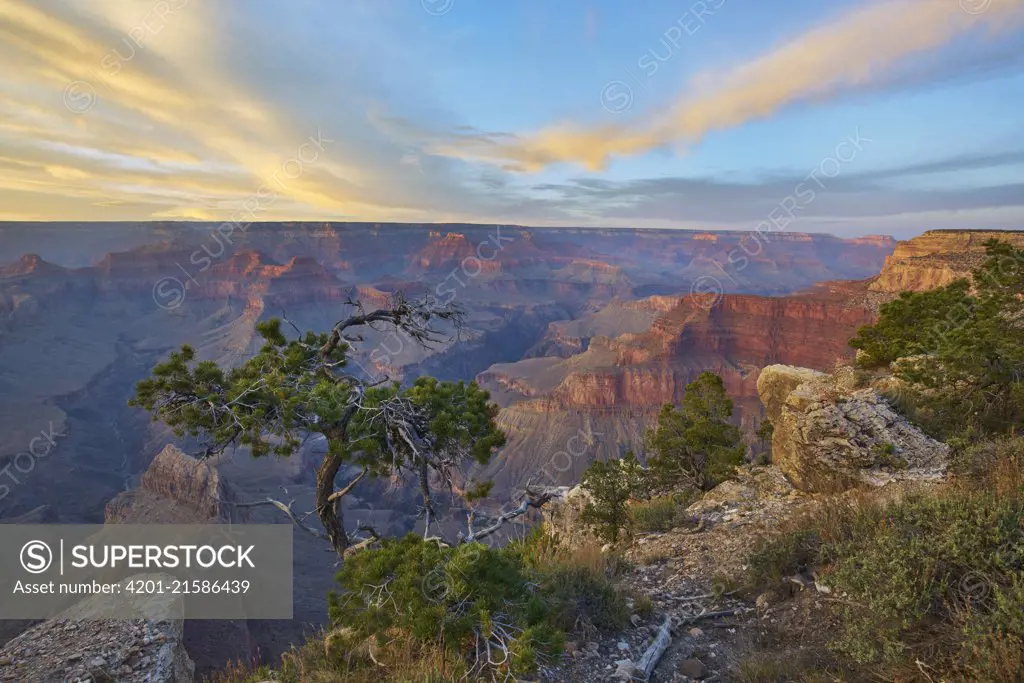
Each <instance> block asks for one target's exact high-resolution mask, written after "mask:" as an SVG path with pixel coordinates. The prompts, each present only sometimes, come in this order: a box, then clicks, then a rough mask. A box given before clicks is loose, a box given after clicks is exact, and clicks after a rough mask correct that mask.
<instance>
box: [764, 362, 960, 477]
mask: <svg viewBox="0 0 1024 683" xmlns="http://www.w3.org/2000/svg"><path fill="white" fill-rule="evenodd" d="M854 384H855V383H854V382H853V380H852V375H851V373H849V372H843V373H838V372H837V373H835V374H832V375H826V374H823V373H815V372H814V371H811V370H807V369H806V368H794V367H791V366H786V365H772V366H769V367H767V368H765V369H764V370H762V371H761V375H760V377H758V381H757V386H758V392H759V394H760V397H761V401H762V403H763V404H764V406H765V410H766V412H767V413H768V415H769V419H771V420H772V424H773V425H774V428H775V429H774V432H773V434H772V461H773V463H774V464H775V465H776V466H777V467H778V468H779V469H780V470H782V472H783V473H784V474H785V475H786V477H787V478H788V479H789V480H790V481H791V482H792V483H793V485H794V486H796V487H797V488H799V489H801V490H803V491H809V492H819V493H823V492H836V491H842V490H846V489H849V488H854V487H857V486H864V485H868V486H882V485H884V484H886V483H888V482H890V481H894V480H906V479H911V480H929V479H939V478H941V477H943V476H944V475H945V472H946V467H947V465H948V462H949V446H947V445H946V444H943V443H940V442H938V441H936V440H934V439H932V438H931V437H929V436H928V435H926V434H924V433H923V432H922V431H921V430H920V429H918V428H917V427H916V426H914V425H913V424H911V423H910V422H908V421H907V420H906V419H905V418H903V417H902V416H900V415H898V414H897V413H896V412H895V411H894V410H893V408H892V406H891V405H889V403H888V401H886V399H885V398H884V397H883V396H882V395H881V394H880V393H879V392H878V391H877V390H876V389H873V388H865V389H856V388H854ZM790 387H793V388H792V389H790V390H789V393H788V394H787V393H786V390H787V389H789V388H790Z"/></svg>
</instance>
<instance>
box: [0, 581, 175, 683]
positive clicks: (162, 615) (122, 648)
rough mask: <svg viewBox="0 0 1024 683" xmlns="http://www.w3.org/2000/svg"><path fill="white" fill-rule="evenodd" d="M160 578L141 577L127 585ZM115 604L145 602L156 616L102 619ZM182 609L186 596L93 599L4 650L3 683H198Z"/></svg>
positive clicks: (0, 659) (129, 595) (1, 661)
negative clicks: (92, 682) (112, 603)
mask: <svg viewBox="0 0 1024 683" xmlns="http://www.w3.org/2000/svg"><path fill="white" fill-rule="evenodd" d="M158 578H160V576H159V575H153V574H141V575H137V576H133V577H131V578H130V579H126V581H131V580H137V579H142V580H146V579H158ZM164 578H165V579H167V580H169V579H170V577H164ZM111 600H118V601H121V602H135V601H141V600H145V601H146V603H147V606H146V607H144V608H142V607H140V608H139V609H140V611H142V612H144V613H146V614H149V615H152V618H148V619H115V620H111V619H102V618H98V617H102V616H103V615H105V614H107V613H108V612H107V610H108V609H109V608H110V603H111ZM156 600H159V601H161V602H160V604H153V603H154V601H156ZM182 610H183V605H182V603H181V596H176V595H170V594H164V595H161V596H142V595H139V594H135V593H129V592H127V591H122V592H121V593H120V594H119V596H118V597H117V598H112V597H111V596H110V595H97V596H94V597H91V598H88V599H86V600H83V601H82V602H80V603H78V604H76V605H75V606H73V607H71V608H70V609H68V610H67V611H65V612H63V613H61V614H60V615H58V616H56V617H54V618H52V619H48V620H46V621H44V622H43V623H41V624H39V625H37V626H34V627H32V628H31V629H29V630H28V631H25V632H24V633H22V634H21V635H20V636H18V637H17V638H14V639H13V640H11V641H9V642H8V643H7V644H6V645H4V646H3V647H2V648H0V681H5V682H6V681H9V682H11V683H15V682H17V683H22V682H25V683H27V682H29V681H31V683H66V682H67V681H97V682H99V681H118V682H119V683H192V681H193V680H194V676H195V664H193V662H192V660H191V658H190V657H189V655H188V652H186V650H185V646H184V638H183V626H184V622H183V620H182V618H181V615H182Z"/></svg>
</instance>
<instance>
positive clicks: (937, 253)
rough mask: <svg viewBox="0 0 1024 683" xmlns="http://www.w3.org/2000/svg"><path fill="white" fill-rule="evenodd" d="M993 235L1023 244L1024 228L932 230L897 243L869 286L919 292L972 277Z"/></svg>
mask: <svg viewBox="0 0 1024 683" xmlns="http://www.w3.org/2000/svg"><path fill="white" fill-rule="evenodd" d="M991 239H998V240H1000V241H1003V242H1009V243H1011V244H1013V245H1014V246H1016V247H1017V248H1024V232H1009V231H996V230H929V231H927V232H925V233H924V234H922V235H919V236H917V237H915V238H913V239H911V240H907V241H906V242H900V243H899V244H897V245H896V249H895V251H893V253H892V255H891V256H889V257H887V258H886V259H885V265H884V266H883V267H882V272H881V273H880V274H879V275H878V277H876V278H874V280H873V281H872V282H871V284H870V285H869V287H870V289H871V290H872V291H876V292H889V293H898V292H903V291H915V292H920V291H925V290H929V289H936V288H938V287H943V286H945V285H948V284H949V283H951V282H953V281H954V280H957V279H959V278H963V277H969V276H970V273H971V271H972V270H973V269H974V268H977V267H978V266H979V265H981V263H982V262H983V261H984V260H985V242H987V241H989V240H991Z"/></svg>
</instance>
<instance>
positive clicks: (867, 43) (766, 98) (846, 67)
mask: <svg viewBox="0 0 1024 683" xmlns="http://www.w3.org/2000/svg"><path fill="white" fill-rule="evenodd" d="M1022 9H1024V0H989V1H988V6H987V8H986V9H985V11H984V12H981V13H970V12H967V11H965V10H964V9H963V8H962V7H961V3H957V2H952V1H948V2H947V1H945V0H885V1H883V2H876V3H874V4H872V5H869V6H867V7H863V8H859V9H856V10H854V11H852V12H850V13H848V14H846V15H845V16H842V17H840V18H838V19H837V20H835V21H834V22H832V23H830V24H826V25H824V26H820V27H818V28H815V29H812V30H810V31H807V32H805V33H804V34H802V35H799V36H796V37H795V38H793V39H792V40H790V41H789V42H787V43H785V44H783V45H781V46H780V47H778V48H776V49H775V50H773V51H771V52H769V53H767V54H765V55H762V56H761V57H759V58H757V59H754V60H753V61H750V62H747V63H743V64H739V65H737V66H735V67H733V68H731V69H728V70H726V71H724V72H722V73H705V74H702V75H700V76H699V77H698V78H696V79H695V80H694V82H693V83H692V84H691V87H690V88H689V89H688V90H686V91H685V92H683V93H681V94H679V96H678V97H677V98H676V100H675V101H674V102H673V104H672V105H671V106H670V107H668V109H667V111H664V112H658V113H655V114H653V115H649V116H646V117H643V118H641V119H639V120H635V121H632V122H630V123H625V124H602V125H594V126H579V125H572V124H563V125H558V126H553V127H549V128H546V129H543V130H540V131H538V132H535V133H530V134H524V135H515V136H511V137H509V136H494V135H483V136H481V135H472V136H460V135H453V136H450V137H449V139H448V140H446V141H442V142H439V143H437V144H435V145H434V146H433V150H434V151H435V152H436V153H438V154H445V155H450V156H453V157H457V158H462V159H475V160H480V161H485V162H489V163H493V164H496V165H498V166H501V167H502V168H506V169H511V170H516V171H538V170H541V169H543V168H546V167H548V166H550V165H553V164H559V163H578V164H582V165H583V166H585V167H586V168H588V169H590V170H594V171H597V170H601V169H603V168H605V166H606V165H607V163H608V161H609V159H610V158H611V157H616V156H634V155H640V154H645V153H647V152H650V151H652V150H655V149H658V148H662V147H666V146H677V145H686V144H694V143H696V142H699V141H700V140H701V139H702V138H703V137H704V136H705V135H707V134H708V133H710V132H712V131H715V130H722V129H729V128H734V127H737V126H740V125H742V124H744V123H747V122H750V121H754V120H759V119H764V118H767V117H769V116H771V115H773V114H775V113H776V112H778V111H779V110H781V109H783V108H784V107H787V106H789V105H792V104H795V103H798V102H803V101H810V100H814V101H819V102H820V101H823V100H828V99H831V98H834V97H837V96H840V95H842V94H844V93H848V92H850V91H856V90H860V89H864V88H869V87H871V86H873V85H878V84H883V83H886V82H890V81H891V80H892V78H893V75H892V74H893V72H894V71H893V70H894V68H895V67H898V66H900V65H902V64H903V63H904V62H905V60H907V59H908V58H910V57H912V56H915V55H920V54H922V53H927V52H930V51H933V50H936V49H939V48H942V47H944V46H947V45H948V44H949V43H950V42H951V41H953V40H954V39H955V38H957V37H959V36H961V35H963V34H965V33H967V32H969V31H972V30H978V29H982V28H984V29H987V30H988V31H989V34H990V35H991V34H996V33H1003V32H1007V31H1010V30H1013V29H1017V28H1020V27H1021V26H1022V25H1024V11H1022Z"/></svg>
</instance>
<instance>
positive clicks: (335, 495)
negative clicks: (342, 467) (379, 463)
mask: <svg viewBox="0 0 1024 683" xmlns="http://www.w3.org/2000/svg"><path fill="white" fill-rule="evenodd" d="M368 471H369V470H368V469H367V468H365V467H364V468H363V469H362V471H361V472H360V473H359V474H357V475H356V477H355V479H353V480H352V481H350V482H349V483H348V484H346V485H345V488H342V489H338V490H337V491H335V492H334V493H332V494H331V495H330V496H328V498H327V502H328V503H333V502H334V501H336V500H338V499H339V498H344V497H345V496H347V495H348V494H349V493H350V492H351V491H352V489H353V488H355V485H356V484H358V483H359V482H360V481H361V480H362V478H363V477H365V476H366V473H367V472H368Z"/></svg>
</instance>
